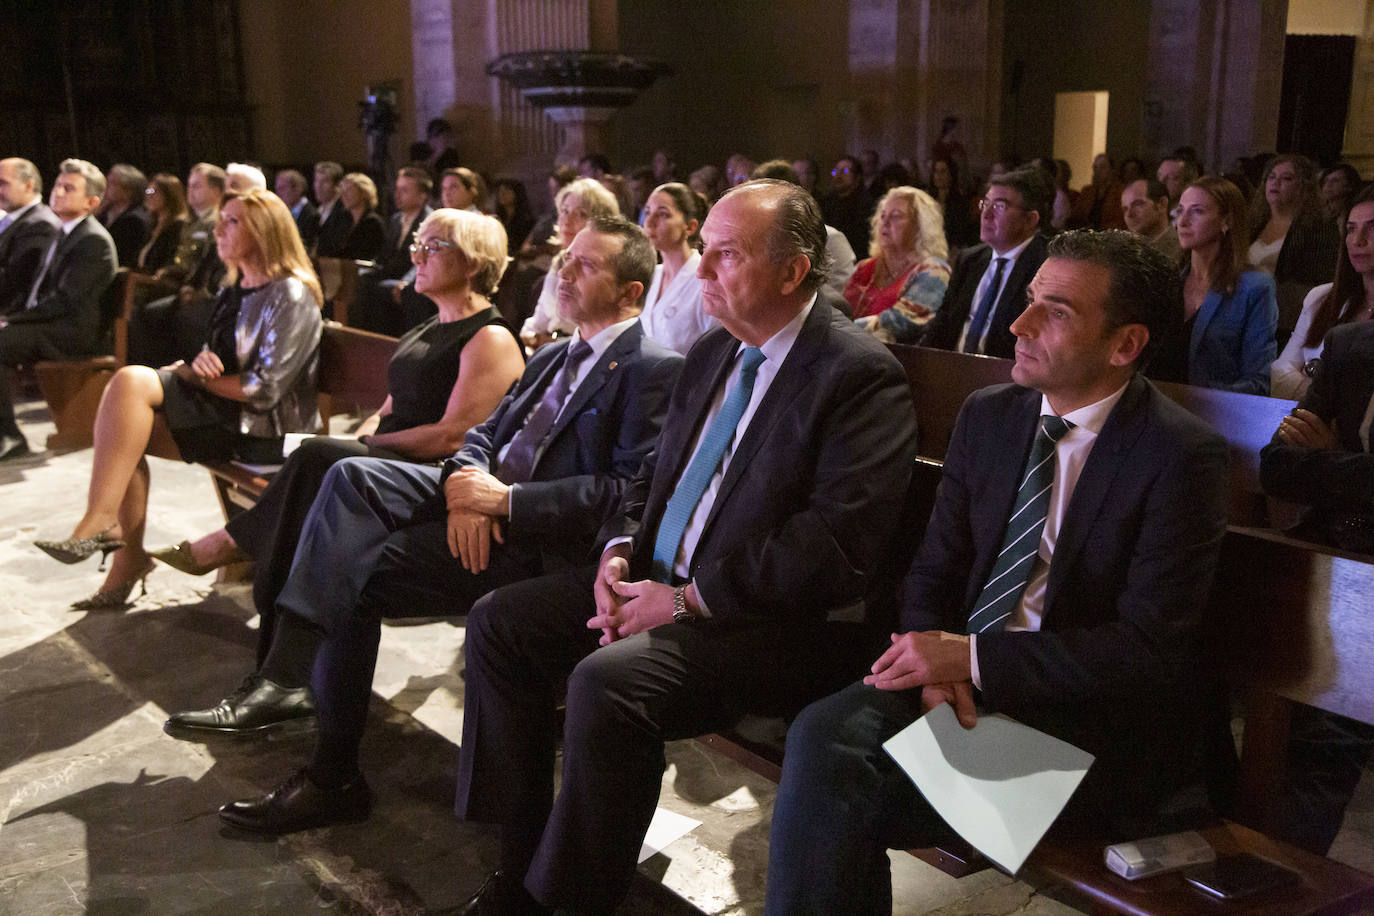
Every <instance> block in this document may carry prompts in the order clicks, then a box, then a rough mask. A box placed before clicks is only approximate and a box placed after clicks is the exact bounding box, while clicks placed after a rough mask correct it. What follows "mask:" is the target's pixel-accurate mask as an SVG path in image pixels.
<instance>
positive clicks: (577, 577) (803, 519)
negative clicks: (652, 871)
mask: <svg viewBox="0 0 1374 916" xmlns="http://www.w3.org/2000/svg"><path fill="white" fill-rule="evenodd" d="M702 237H703V239H704V240H705V246H706V247H705V250H704V251H703V253H702V259H701V265H700V267H699V268H698V275H699V276H700V277H701V279H702V301H703V304H704V306H705V308H706V311H707V312H708V313H709V314H711V315H712V316H714V317H715V318H717V319H719V321H720V322H721V325H722V328H720V329H717V330H715V331H711V332H708V333H707V334H706V335H705V336H703V337H702V338H701V339H700V340H699V341H698V342H697V344H696V345H695V346H694V347H693V348H692V350H691V352H690V353H689V354H688V357H687V364H686V366H685V367H684V369H683V375H682V378H683V380H684V382H683V383H682V384H680V385H678V387H677V388H676V390H675V391H674V392H673V399H672V402H671V404H670V405H669V408H668V416H667V419H666V420H665V421H664V425H663V434H662V437H661V438H660V440H659V444H658V447H657V448H656V449H655V451H654V453H653V456H652V457H651V458H650V459H649V460H648V461H646V462H645V464H644V467H643V468H642V469H641V471H640V473H639V474H638V475H636V478H635V480H634V482H633V483H632V484H631V486H630V488H629V489H628V490H627V491H626V494H625V498H624V500H623V502H622V505H621V514H620V516H619V517H617V518H615V519H613V520H612V521H611V522H610V523H608V524H607V525H606V526H605V527H604V528H603V529H602V533H601V535H600V536H599V538H600V540H602V541H604V542H605V545H606V546H605V547H604V549H603V552H602V554H601V561H600V564H599V565H598V566H594V567H593V566H589V567H586V568H583V569H580V570H573V571H570V572H568V573H565V574H562V575H557V576H549V577H544V578H542V579H535V580H529V581H526V582H521V583H517V584H515V585H510V586H506V587H505V588H501V589H497V590H496V591H494V592H492V593H491V594H489V595H487V596H486V597H485V598H483V599H482V600H480V601H479V602H477V604H475V605H474V606H473V609H472V612H471V613H470V614H469V615H468V630H467V641H466V644H465V647H464V648H465V651H466V655H467V669H466V670H467V695H466V701H465V708H464V722H463V739H462V747H461V754H460V758H459V776H458V799H457V808H458V813H459V814H460V815H461V816H462V817H464V818H467V819H471V820H483V821H494V822H496V823H499V824H500V825H501V827H502V831H501V847H502V848H501V870H500V871H498V872H497V873H496V874H495V875H493V876H492V878H491V879H489V880H488V881H487V882H486V883H485V884H484V885H483V886H482V888H481V889H480V890H479V891H478V892H477V894H476V895H475V896H474V898H473V899H472V900H471V901H469V903H468V906H469V907H470V909H469V910H468V911H469V912H487V911H488V910H489V909H491V911H494V912H505V911H507V910H511V911H521V910H523V909H526V908H534V907H537V906H538V905H544V906H560V907H567V908H569V909H571V910H572V911H574V912H584V911H585V912H596V913H600V912H610V911H611V910H613V909H614V908H615V906H616V904H617V903H618V901H619V900H620V899H621V897H623V895H624V893H625V891H626V889H627V888H628V886H629V883H630V879H631V877H632V875H633V874H634V869H635V862H636V858H637V855H638V852H639V848H640V843H641V840H642V839H643V836H644V831H645V830H646V828H647V827H648V825H649V821H650V819H651V817H652V816H653V812H654V805H655V804H656V801H657V799H658V793H659V785H660V781H661V779H662V774H663V767H664V757H663V753H664V750H663V743H664V741H665V740H668V739H673V738H681V737H687V736H691V735H698V734H701V733H703V732H709V731H713V730H718V729H722V728H725V727H727V726H729V725H730V724H732V723H733V722H735V721H736V720H737V719H738V718H739V717H740V716H741V715H743V714H744V713H746V712H749V711H755V710H769V711H774V710H776V711H786V710H788V709H795V708H797V707H798V706H800V705H801V704H802V703H805V702H806V701H807V699H808V698H810V697H813V696H816V695H818V693H819V692H822V691H824V690H825V689H826V685H827V683H829V682H827V680H826V678H825V677H824V674H823V668H824V666H823V665H822V664H821V661H820V660H821V659H822V658H824V657H825V656H826V655H827V654H834V651H835V646H834V645H833V644H831V641H830V640H829V639H827V636H828V635H829V630H828V629H827V627H826V621H827V615H828V614H829V613H830V612H832V611H836V610H838V609H840V608H848V607H852V606H853V605H854V604H856V603H857V602H858V601H859V600H861V596H862V593H863V589H864V587H865V583H866V579H867V577H868V576H869V575H870V573H871V572H872V571H873V569H874V567H875V563H876V558H877V557H878V556H879V555H880V554H881V552H882V551H883V549H884V546H885V544H886V542H887V540H888V538H890V537H891V536H892V535H893V532H894V529H895V526H896V522H897V513H898V505H899V504H900V502H901V500H900V498H898V496H897V494H901V493H902V492H904V490H905V488H906V485H907V481H908V479H909V476H910V470H911V461H912V458H913V456H914V454H915V444H916V443H915V433H916V422H915V411H914V408H913V406H912V402H911V395H910V390H909V389H908V387H907V383H906V379H905V375H904V373H903V372H902V370H901V367H900V366H899V365H898V364H897V362H896V361H895V360H894V359H893V358H892V356H891V354H890V353H888V351H887V349H886V348H885V347H883V346H882V345H881V344H878V343H877V342H875V341H874V340H873V339H872V338H871V337H870V336H869V335H866V334H864V333H863V332H862V331H860V330H859V329H857V328H855V326H854V324H853V322H851V321H849V320H848V319H846V318H844V317H843V316H842V315H841V314H840V313H839V312H838V311H837V310H836V309H835V308H834V307H833V306H832V305H831V304H830V303H829V302H828V301H827V299H826V298H825V296H824V295H823V294H822V295H818V294H817V290H818V289H819V288H820V286H821V285H822V283H823V282H824V279H825V266H824V265H825V255H824V252H825V243H826V234H825V224H824V222H823V221H822V219H821V214H820V210H819V208H818V207H817V206H816V203H815V201H814V200H813V199H812V197H811V196H810V195H809V194H807V193H806V192H805V191H803V190H802V189H801V188H800V187H798V186H796V185H792V184H789V183H787V182H782V181H768V180H764V181H751V182H749V183H747V184H744V185H741V186H739V187H737V188H734V189H732V190H731V191H729V192H727V193H726V194H725V196H724V197H722V198H721V200H720V202H719V203H718V204H717V205H716V206H715V208H714V209H712V211H711V213H710V215H709V216H708V217H707V218H706V223H705V225H704V226H703V228H702ZM689 380H690V381H689ZM732 444H733V445H732ZM598 643H599V644H600V648H598ZM565 683H566V686H567V691H566V694H567V703H566V706H567V714H566V726H565V728H564V735H563V787H562V791H561V793H560V794H559V796H558V798H557V800H556V801H555V800H554V798H553V781H554V780H553V776H554V774H553V767H554V751H555V746H556V744H557V738H558V732H557V726H556V712H555V711H556V707H557V705H558V696H559V695H560V694H561V693H562V689H563V686H564V684H565ZM531 897H532V898H533V899H531ZM536 901H537V903H536ZM492 908H494V909H492Z"/></svg>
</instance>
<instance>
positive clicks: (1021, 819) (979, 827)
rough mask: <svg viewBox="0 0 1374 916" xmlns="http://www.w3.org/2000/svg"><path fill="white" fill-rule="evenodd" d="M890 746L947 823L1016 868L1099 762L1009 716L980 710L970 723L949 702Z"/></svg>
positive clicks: (885, 746)
mask: <svg viewBox="0 0 1374 916" xmlns="http://www.w3.org/2000/svg"><path fill="white" fill-rule="evenodd" d="M883 749H884V750H886V751H887V752H888V754H889V755H891V757H892V759H893V760H895V761H897V763H898V764H899V765H900V766H901V767H902V769H903V770H905V771H906V773H907V775H908V776H910V777H911V781H912V782H914V783H916V788H918V789H920V791H921V794H922V795H924V796H925V799H926V801H928V802H929V803H930V805H931V807H933V808H934V809H935V812H936V813H937V814H939V815H940V817H942V818H944V819H945V823H947V824H949V825H950V826H951V827H953V828H954V830H955V831H957V832H958V834H959V835H960V836H962V837H963V838H964V839H965V840H967V841H968V842H969V843H970V844H972V845H973V847H974V848H975V849H977V850H978V851H979V852H981V853H982V854H983V855H985V856H987V857H988V858H989V859H990V860H992V862H994V863H995V864H997V865H999V866H1001V867H1002V868H1003V869H1005V870H1006V871H1007V872H1009V873H1011V874H1013V875H1014V874H1016V872H1017V871H1018V870H1019V869H1020V868H1021V866H1022V864H1024V863H1025V861H1026V858H1027V857H1028V856H1029V855H1030V854H1031V850H1033V849H1034V848H1035V844H1036V843H1038V842H1040V838H1041V837H1042V836H1044V835H1045V831H1046V830H1048V829H1049V827H1050V824H1052V823H1054V819H1055V818H1056V817H1058V816H1059V812H1060V811H1062V810H1063V809H1064V805H1065V804H1067V803H1068V800H1069V797H1070V796H1072V795H1073V793H1074V790H1075V789H1077V788H1078V784H1079V783H1080V782H1082V780H1083V777H1084V776H1085V775H1086V774H1087V772H1088V767H1090V766H1091V765H1092V762H1093V755H1092V754H1089V753H1087V752H1085V751H1081V750H1079V749H1078V748H1076V747H1074V746H1073V745H1071V744H1068V743H1066V742H1064V741H1060V740H1059V739H1058V738H1054V737H1051V736H1050V735H1047V734H1045V733H1044V732H1040V731H1036V730H1035V729H1033V728H1030V727H1029V726H1026V725H1022V724H1021V723H1020V722H1017V721H1015V720H1013V719H1009V718H1007V717H1006V716H1001V715H989V716H979V717H978V724H977V725H976V726H975V727H974V728H973V729H971V730H965V729H964V727H963V726H961V725H960V724H959V720H958V719H956V718H955V716H954V710H953V709H952V708H951V707H950V706H949V704H948V703H942V704H940V705H939V706H936V707H935V708H934V709H932V710H931V711H930V712H928V713H926V714H925V715H924V716H922V717H921V718H919V719H917V720H916V721H915V722H913V723H912V724H911V725H909V726H907V727H906V728H904V729H902V730H901V731H900V732H898V733H897V734H895V735H893V736H892V737H891V738H890V739H889V740H888V741H887V742H886V743H885V744H883Z"/></svg>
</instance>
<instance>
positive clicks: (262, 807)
mask: <svg viewBox="0 0 1374 916" xmlns="http://www.w3.org/2000/svg"><path fill="white" fill-rule="evenodd" d="M371 813H372V792H371V790H369V789H368V787H367V783H366V782H365V781H364V780H363V778H362V776H359V777H358V778H357V779H354V780H353V781H352V782H350V783H349V784H348V785H346V786H343V787H341V788H338V789H325V788H323V787H321V786H317V785H316V784H315V783H314V782H312V781H311V780H310V778H309V777H308V776H306V774H305V771H304V770H300V771H298V772H297V773H296V774H295V775H294V776H292V777H291V778H290V779H288V780H286V782H284V783H282V784H281V785H279V786H277V788H275V789H273V790H272V791H271V792H269V793H267V794H266V795H264V796H261V797H259V798H249V799H244V800H242V801H236V802H230V803H229V804H227V805H225V806H223V807H222V808H220V809H219V816H220V820H222V821H224V822H225V823H226V824H228V825H229V826H231V827H235V828H237V829H239V830H247V831H249V832H250V833H263V834H272V835H279V834H283V833H295V832H296V831H298V830H312V829H314V828H316V827H328V826H330V825H333V824H356V823H358V822H360V821H365V820H367V817H368V815H369V814H371Z"/></svg>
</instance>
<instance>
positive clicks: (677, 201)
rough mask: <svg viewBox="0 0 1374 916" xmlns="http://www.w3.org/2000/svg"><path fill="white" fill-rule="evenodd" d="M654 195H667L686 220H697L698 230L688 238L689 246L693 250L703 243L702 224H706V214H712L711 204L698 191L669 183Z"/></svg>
mask: <svg viewBox="0 0 1374 916" xmlns="http://www.w3.org/2000/svg"><path fill="white" fill-rule="evenodd" d="M652 194H666V195H668V197H669V198H670V199H671V200H672V201H673V206H674V207H676V208H677V212H679V213H681V214H682V218H683V219H685V220H693V219H694V220H696V221H697V230H696V232H693V233H692V234H691V235H690V236H688V237H687V244H688V245H691V246H692V247H693V248H695V247H697V243H698V242H700V241H701V224H702V223H704V222H706V214H707V213H708V212H710V209H711V204H710V202H708V201H707V200H706V198H705V197H702V196H701V195H700V194H698V193H697V192H696V191H693V190H692V189H691V188H689V187H687V185H685V184H683V183H682V182H680V181H669V182H667V183H665V184H661V185H659V186H658V187H656V188H654V189H653V191H652V192H651V196H652Z"/></svg>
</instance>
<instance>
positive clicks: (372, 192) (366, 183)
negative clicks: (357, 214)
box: [339, 172, 377, 210]
mask: <svg viewBox="0 0 1374 916" xmlns="http://www.w3.org/2000/svg"><path fill="white" fill-rule="evenodd" d="M345 181H346V182H348V183H349V184H351V185H353V187H355V188H357V189H358V190H359V191H362V192H363V196H364V197H366V198H367V209H369V210H376V209H377V185H376V184H374V183H373V181H372V179H371V178H368V177H367V176H366V175H364V174H363V173H362V172H349V173H348V174H347V175H345V176H344V177H342V178H340V179H339V184H343V183H344V182H345Z"/></svg>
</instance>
